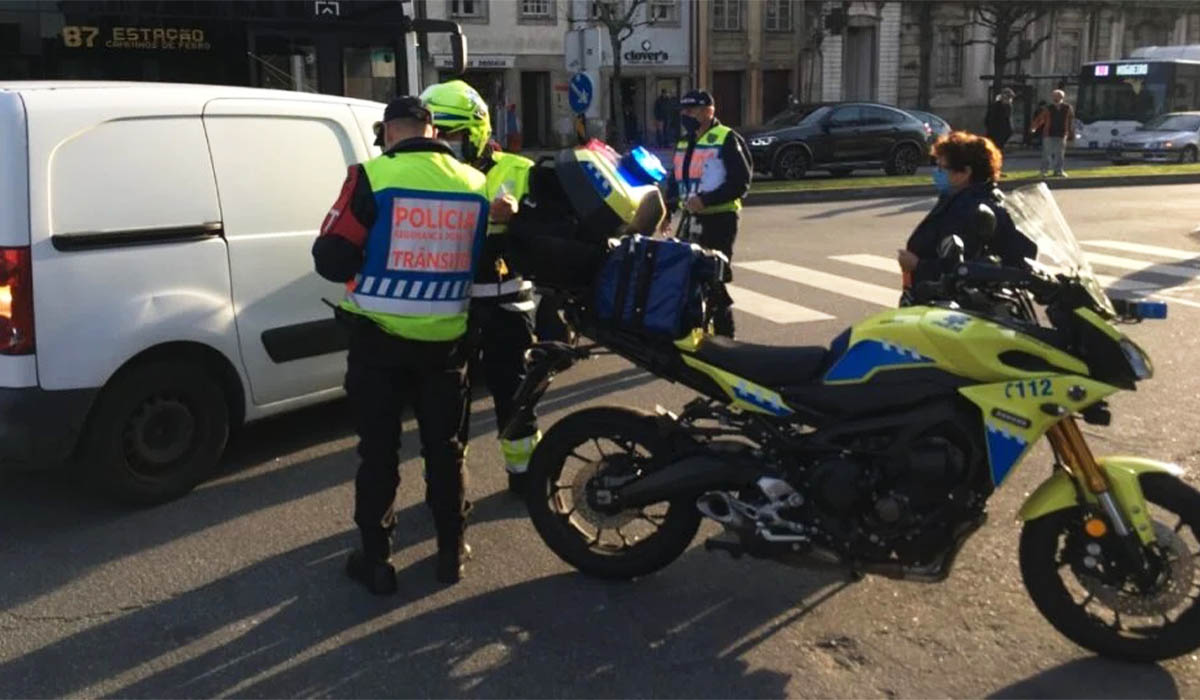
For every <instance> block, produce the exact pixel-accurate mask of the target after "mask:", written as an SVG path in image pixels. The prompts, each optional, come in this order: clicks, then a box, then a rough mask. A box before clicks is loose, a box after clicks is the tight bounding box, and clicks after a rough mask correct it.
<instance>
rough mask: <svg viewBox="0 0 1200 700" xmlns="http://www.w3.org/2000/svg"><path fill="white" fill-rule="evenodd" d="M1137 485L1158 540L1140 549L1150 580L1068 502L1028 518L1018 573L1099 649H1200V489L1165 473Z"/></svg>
mask: <svg viewBox="0 0 1200 700" xmlns="http://www.w3.org/2000/svg"><path fill="white" fill-rule="evenodd" d="M1141 484H1142V490H1143V492H1144V493H1145V496H1146V501H1147V503H1148V504H1149V505H1150V511H1151V513H1150V515H1151V518H1152V520H1153V523H1154V529H1155V535H1156V541H1155V542H1154V543H1153V544H1151V545H1149V546H1148V547H1146V548H1145V552H1146V556H1147V560H1148V561H1149V564H1150V566H1151V571H1152V574H1153V578H1152V582H1146V581H1139V580H1138V579H1137V577H1135V576H1132V575H1131V574H1130V572H1129V571H1128V570H1127V569H1128V567H1127V566H1125V565H1124V564H1123V563H1122V562H1123V561H1125V558H1124V557H1122V556H1121V552H1120V549H1119V548H1120V546H1121V543H1120V541H1119V540H1117V538H1116V536H1115V535H1113V534H1109V535H1106V536H1105V537H1102V538H1092V537H1090V536H1088V535H1087V533H1086V532H1085V531H1084V522H1085V520H1086V518H1087V517H1090V516H1089V515H1088V514H1087V513H1086V512H1085V510H1084V509H1083V508H1078V507H1077V508H1071V509H1067V510H1062V511H1058V512H1056V513H1052V514H1050V515H1047V516H1045V517H1042V518H1038V519H1037V520H1032V521H1029V522H1027V523H1025V526H1024V528H1023V529H1022V531H1021V546H1020V560H1021V575H1022V578H1023V579H1024V582H1025V588H1026V590H1027V591H1029V595H1030V597H1031V598H1032V599H1033V602H1034V604H1035V605H1036V606H1037V608H1038V610H1039V611H1040V612H1041V613H1042V615H1044V616H1045V617H1046V619H1047V620H1048V621H1049V622H1050V624H1052V625H1054V627H1055V629H1057V630H1058V631H1059V632H1061V633H1062V634H1063V635H1064V636H1066V637H1067V638H1068V639H1070V640H1071V641H1073V642H1075V643H1076V644H1078V645H1080V646H1082V647H1084V648H1086V649H1089V650H1091V651H1094V652H1096V653H1097V654H1100V655H1102V656H1109V657H1113V658H1119V659H1124V660H1127V661H1160V660H1163V659H1169V658H1174V657H1177V656H1182V655H1184V654H1187V653H1189V652H1192V651H1194V650H1196V649H1197V648H1200V492H1197V491H1196V490H1195V489H1193V488H1192V487H1191V486H1188V485H1187V484H1186V483H1184V482H1182V481H1180V480H1179V479H1177V478H1175V477H1173V476H1169V475H1166V474H1147V475H1144V476H1143V477H1142V479H1141Z"/></svg>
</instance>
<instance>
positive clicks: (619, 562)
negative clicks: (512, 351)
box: [526, 407, 700, 579]
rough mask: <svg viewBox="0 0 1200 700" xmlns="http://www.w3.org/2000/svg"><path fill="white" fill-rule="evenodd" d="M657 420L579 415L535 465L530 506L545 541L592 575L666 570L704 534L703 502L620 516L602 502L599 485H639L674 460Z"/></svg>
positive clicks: (557, 429)
mask: <svg viewBox="0 0 1200 700" xmlns="http://www.w3.org/2000/svg"><path fill="white" fill-rule="evenodd" d="M667 449H668V448H667V446H666V445H665V444H664V441H663V438H662V436H661V435H660V433H659V431H658V429H657V427H656V426H655V424H654V421H653V417H652V416H650V415H648V414H645V413H641V412H638V411H632V410H629V409H624V408H615V407H598V408H587V409H584V410H582V411H577V412H576V413H572V414H571V415H569V416H567V417H566V418H563V419H562V420H560V421H559V422H558V423H555V424H554V426H553V427H551V428H550V430H548V431H547V432H546V435H545V436H544V437H543V438H542V441H541V442H540V443H538V446H537V449H535V450H534V453H533V457H532V459H531V460H530V463H529V476H528V484H529V490H528V491H527V492H526V503H527V506H528V509H529V517H530V520H532V521H533V525H534V527H535V528H536V529H537V531H538V534H539V535H540V536H541V538H542V540H543V541H544V542H545V543H546V546H548V547H549V548H550V549H551V550H552V551H553V552H554V553H555V554H556V555H558V557H559V558H560V559H562V560H563V561H565V562H567V563H568V564H570V565H571V566H574V567H575V568H576V569H578V570H580V571H582V572H583V573H585V574H587V575H589V576H595V577H597V578H606V579H630V578H636V577H638V576H644V575H646V574H649V573H652V572H654V571H657V570H659V569H661V568H662V567H664V566H666V565H667V564H670V563H671V562H672V561H674V560H675V559H677V558H678V557H679V555H680V554H682V553H683V552H684V550H686V549H687V547H688V545H689V544H691V541H692V539H693V538H694V537H695V536H696V531H697V529H699V527H700V513H699V511H698V510H696V498H695V495H694V494H693V495H682V494H681V495H680V496H678V497H676V498H674V499H672V500H670V501H664V502H661V503H655V504H652V505H649V506H646V507H644V508H629V509H625V510H620V511H613V510H612V509H609V508H605V507H603V506H601V505H600V504H598V503H597V502H596V499H595V498H594V494H593V492H594V491H595V487H596V484H597V482H598V480H600V479H602V478H608V479H609V480H614V479H615V480H617V481H625V480H635V479H637V478H640V477H641V476H644V475H645V474H647V473H649V472H651V471H653V470H654V469H656V468H659V467H661V466H662V465H663V464H664V463H665V461H666V457H667Z"/></svg>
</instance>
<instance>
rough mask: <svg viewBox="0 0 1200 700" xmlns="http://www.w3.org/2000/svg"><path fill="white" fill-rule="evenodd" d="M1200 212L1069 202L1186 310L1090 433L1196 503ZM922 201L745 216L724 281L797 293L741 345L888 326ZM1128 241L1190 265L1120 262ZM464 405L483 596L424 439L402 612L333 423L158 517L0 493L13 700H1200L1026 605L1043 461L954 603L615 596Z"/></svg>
mask: <svg viewBox="0 0 1200 700" xmlns="http://www.w3.org/2000/svg"><path fill="white" fill-rule="evenodd" d="M1198 191H1200V188H1198V187H1197V186H1178V187H1168V186H1160V187H1155V188H1127V189H1112V190H1076V191H1065V192H1061V193H1060V194H1059V195H1057V196H1058V198H1059V201H1060V202H1061V203H1062V205H1063V209H1064V210H1065V212H1066V214H1067V218H1068V220H1069V221H1071V222H1072V224H1073V225H1074V228H1075V231H1076V234H1077V236H1078V237H1079V238H1080V239H1081V240H1084V241H1091V242H1092V243H1089V244H1087V245H1086V246H1085V248H1086V249H1087V250H1088V251H1089V252H1092V253H1095V254H1099V255H1108V256H1109V257H1108V258H1098V260H1105V261H1106V263H1107V264H1104V265H1098V266H1097V269H1098V270H1099V271H1100V272H1102V273H1105V274H1108V275H1110V276H1112V277H1114V278H1118V279H1123V281H1124V283H1125V284H1126V286H1129V285H1132V284H1137V285H1138V286H1139V291H1141V292H1143V293H1150V294H1160V295H1164V296H1169V297H1171V299H1172V300H1175V301H1176V302H1177V303H1175V304H1174V305H1173V307H1172V309H1171V314H1172V316H1171V319H1170V320H1168V321H1166V322H1157V323H1146V324H1143V325H1141V326H1137V327H1133V328H1131V329H1130V330H1129V332H1130V334H1131V335H1132V336H1134V337H1135V338H1136V339H1137V340H1138V341H1139V342H1141V343H1142V344H1143V345H1144V346H1145V347H1146V348H1147V349H1148V350H1149V352H1150V353H1151V355H1152V356H1153V357H1154V360H1155V363H1156V370H1157V377H1156V379H1155V380H1154V381H1152V382H1148V383H1146V384H1144V385H1143V389H1142V391H1139V392H1137V393H1129V394H1124V395H1120V396H1118V397H1117V398H1116V399H1115V400H1114V401H1113V402H1112V403H1113V413H1114V422H1113V426H1112V427H1111V428H1107V429H1094V428H1089V429H1088V434H1089V436H1090V439H1091V441H1092V444H1093V446H1094V448H1095V450H1096V451H1097V452H1099V453H1110V452H1122V453H1124V452H1130V453H1135V454H1144V455H1147V456H1152V457H1156V458H1161V459H1167V460H1173V461H1177V462H1179V463H1181V464H1182V465H1184V466H1185V467H1187V468H1188V469H1189V470H1190V476H1189V479H1190V480H1191V482H1192V483H1193V484H1197V483H1200V482H1198V481H1197V478H1196V475H1197V474H1198V473H1200V431H1197V430H1196V429H1195V416H1196V415H1197V414H1198V413H1200V380H1198V379H1197V375H1198V373H1197V372H1196V367H1197V361H1196V359H1195V358H1194V356H1193V355H1194V348H1196V347H1197V345H1196V341H1195V339H1194V337H1193V332H1194V330H1193V329H1195V328H1196V324H1197V321H1200V292H1198V291H1197V284H1198V283H1197V280H1196V279H1194V278H1193V275H1192V274H1191V272H1190V270H1191V269H1192V268H1195V275H1194V277H1200V239H1198V238H1197V237H1196V236H1192V235H1189V234H1190V232H1192V230H1193V229H1195V228H1196V227H1197V225H1198V224H1200V196H1197V194H1198ZM930 203H931V202H930V200H928V199H908V200H878V201H867V202H855V203H845V202H843V203H837V204H810V205H799V206H779V207H760V208H754V209H751V210H749V211H747V212H746V215H745V220H744V227H743V232H742V234H741V237H740V240H739V241H738V245H737V259H736V262H741V263H752V262H759V263H762V261H777V262H783V263H788V264H790V265H793V266H799V267H801V268H805V271H804V272H803V273H802V274H800V275H798V276H797V279H799V280H800V281H791V280H785V279H781V278H779V277H776V276H772V275H770V274H766V273H764V272H762V270H776V271H777V270H779V269H786V268H779V266H778V265H777V264H773V265H774V266H772V265H764V264H759V265H757V266H751V267H750V268H747V267H740V268H737V270H736V272H735V274H736V280H735V281H736V287H737V289H736V290H735V296H736V297H737V298H738V301H739V303H740V305H741V306H742V307H743V308H744V309H746V310H747V311H753V312H755V313H748V312H747V311H740V312H738V316H737V320H738V323H739V334H740V336H741V337H742V338H743V339H745V340H753V341H759V342H769V343H778V344H817V343H822V344H823V343H826V342H828V340H829V339H830V338H832V337H833V336H834V335H835V334H836V333H837V332H839V331H840V330H841V329H842V328H843V327H845V326H846V325H848V324H849V323H852V322H853V321H855V320H856V319H859V318H862V317H864V316H866V315H868V314H870V313H872V312H874V311H877V310H879V309H880V308H881V305H882V304H885V303H889V302H888V301H887V299H886V298H884V297H883V293H882V292H881V291H880V289H879V288H883V289H885V290H888V291H889V292H890V290H894V289H895V287H896V284H897V280H898V277H897V275H896V274H895V273H894V272H892V271H891V270H890V269H887V268H886V266H884V265H882V264H879V259H881V258H883V259H890V258H892V257H893V255H894V250H895V249H896V247H897V246H898V245H900V244H901V243H902V242H903V240H904V238H905V237H906V236H907V233H908V232H909V231H910V230H911V229H912V227H913V226H914V225H915V223H916V222H917V220H918V219H919V217H920V216H921V215H922V213H923V212H924V211H925V210H926V209H927V208H928V206H929V205H930ZM1096 241H1101V242H1105V243H1104V244H1103V245H1101V244H1097V243H1096ZM1130 243H1132V244H1135V245H1140V246H1146V245H1153V246H1160V247H1162V248H1167V249H1172V250H1174V251H1176V252H1174V253H1171V252H1170V251H1167V250H1157V253H1156V254H1148V253H1147V252H1146V250H1148V249H1140V250H1141V252H1132V249H1130V248H1129V247H1128V244H1130ZM1122 245H1124V246H1125V248H1124V249H1123V248H1121V247H1120V246H1122ZM832 256H838V258H839V259H833V257H832ZM843 256H857V257H852V258H847V257H843ZM869 256H878V257H869ZM872 265H874V267H873V266H872ZM751 268H756V269H757V270H759V271H753V270H752V269H751ZM1135 268H1138V269H1135ZM814 272H815V273H822V274H814ZM864 283H866V284H864ZM870 285H875V286H870ZM763 316H769V317H772V318H777V319H778V318H783V319H788V320H789V322H787V323H777V322H775V321H772V320H769V319H768V318H763ZM689 397H690V394H689V392H688V391H686V390H684V389H682V388H680V387H677V386H672V385H668V384H666V383H664V382H661V381H656V380H654V379H653V378H651V377H649V376H647V375H646V374H644V373H643V372H641V371H639V370H636V369H633V368H631V367H629V366H628V365H627V364H625V363H623V362H622V361H620V360H618V359H616V358H611V357H608V358H598V359H595V360H592V361H589V362H587V363H585V364H583V365H581V366H580V367H577V368H576V369H575V370H573V371H572V372H571V373H569V374H567V375H565V376H564V377H562V378H560V380H559V381H557V382H556V383H555V385H554V387H553V389H552V391H551V393H550V395H549V397H548V401H547V402H546V404H545V407H546V410H545V411H544V419H543V423H544V425H549V424H551V423H553V422H554V421H555V420H556V419H558V418H560V417H561V416H563V415H565V413H567V412H569V411H571V410H574V409H577V408H579V407H582V406H585V405H591V404H598V403H617V404H625V405H629V406H636V407H642V408H646V409H650V408H652V407H653V406H654V405H655V404H656V403H660V404H663V405H665V406H668V407H672V408H674V407H678V406H679V405H681V404H682V403H683V402H684V401H685V400H687V399H688V398H689ZM474 407H475V418H474V432H473V435H474V439H473V442H472V446H471V464H472V472H473V482H472V485H471V494H472V496H473V497H474V498H475V500H476V501H477V508H476V512H475V519H474V524H473V526H472V528H471V530H470V533H469V538H470V540H471V542H472V543H473V545H474V547H475V550H476V553H477V554H476V557H475V560H474V561H473V562H472V563H471V565H470V569H469V574H468V575H469V578H468V579H466V580H465V581H464V582H463V583H461V584H459V585H457V586H454V587H451V588H444V589H443V588H438V587H436V586H435V585H434V583H433V565H432V559H431V555H432V553H433V551H434V550H433V543H432V539H431V538H432V526H431V524H430V523H429V520H428V517H427V515H426V512H425V509H424V507H423V505H421V504H420V503H419V501H420V499H421V478H420V474H419V470H420V466H419V460H417V459H415V458H414V457H415V440H411V439H410V440H409V441H408V443H407V444H406V447H405V451H404V458H405V461H404V464H403V467H402V469H403V473H404V477H405V478H404V481H403V483H402V485H401V491H400V496H399V507H400V508H401V512H400V526H399V528H398V533H399V537H398V539H399V540H400V542H399V544H398V545H397V547H398V551H397V553H396V556H395V563H396V564H397V568H398V569H399V570H400V585H401V593H400V595H398V596H397V597H395V598H390V599H377V598H373V597H371V596H369V595H367V594H366V593H364V592H363V591H362V590H361V589H360V588H358V587H357V586H356V585H354V584H351V583H350V582H348V581H347V580H346V579H345V578H344V577H343V575H342V572H341V567H342V563H343V559H344V557H345V555H346V553H347V552H348V551H349V549H350V548H351V547H352V546H354V544H355V540H356V538H355V536H354V533H353V530H352V523H351V521H350V517H349V512H350V507H351V502H352V477H353V473H354V469H355V457H354V455H353V451H352V448H353V442H354V441H353V438H352V436H351V435H350V432H349V428H348V424H347V421H346V419H345V416H344V411H343V409H342V407H341V406H340V405H339V404H333V405H330V406H326V407H320V408H317V409H312V410H308V411H305V412H303V413H302V414H299V415H293V416H289V417H285V418H282V419H277V420H273V421H271V422H269V423H265V424H261V425H257V426H254V427H251V428H249V429H247V430H246V431H245V432H244V433H243V434H242V435H241V436H240V437H239V438H238V440H237V441H236V442H235V444H234V445H233V446H232V447H231V449H230V452H229V454H228V456H227V458H226V460H225V463H224V466H223V469H222V471H221V473H220V474H219V475H218V476H217V477H216V478H214V479H213V480H212V481H211V482H210V483H208V484H206V485H204V486H203V487H202V488H200V489H198V490H197V491H196V492H195V493H193V494H191V495H190V496H188V497H186V498H184V499H182V500H180V501H177V502H175V503H171V504H168V505H165V506H161V507H158V508H153V509H148V510H141V511H127V510H121V509H118V508H115V507H112V506H109V505H107V504H106V503H104V502H102V501H99V500H97V499H96V497H94V496H93V495H92V494H90V493H87V492H84V491H81V490H80V489H78V488H76V487H75V486H73V485H71V484H69V483H64V482H63V480H62V479H61V478H54V477H49V476H24V477H20V478H14V479H9V480H8V481H6V482H5V483H4V484H3V487H2V489H0V563H2V564H3V566H0V696H6V697H8V696H17V697H22V696H30V697H34V696H62V695H71V696H95V695H118V696H127V697H183V696H189V697H190V696H272V697H279V696H294V695H306V696H338V697H370V696H472V697H501V696H520V697H543V696H605V697H619V696H631V697H632V696H639V697H640V696H671V697H759V696H762V697H781V696H792V697H822V696H852V697H877V696H884V697H896V696H903V697H942V696H985V695H994V696H998V697H1030V696H1037V697H1139V698H1145V697H1197V696H1200V663H1198V658H1200V657H1197V656H1192V657H1191V658H1185V659H1179V660H1175V661H1172V662H1170V663H1165V664H1162V665H1156V666H1131V665H1124V664H1116V663H1112V662H1108V661H1103V660H1099V659H1096V658H1093V657H1091V656H1089V655H1088V654H1086V653H1084V652H1082V651H1081V650H1080V649H1078V648H1076V647H1075V646H1073V645H1072V644H1070V643H1069V642H1067V641H1065V640H1064V639H1062V638H1061V637H1059V636H1058V635H1057V634H1056V633H1055V632H1054V631H1053V630H1052V629H1051V628H1050V626H1049V625H1048V624H1047V623H1046V622H1044V621H1043V620H1042V619H1041V617H1040V616H1039V615H1038V614H1037V612H1036V611H1035V610H1034V608H1033V606H1032V604H1031V603H1030V602H1029V600H1028V599H1027V597H1026V594H1025V592H1024V589H1023V588H1022V587H1021V584H1020V581H1019V577H1018V572H1017V565H1016V557H1015V551H1016V544H1017V533H1018V526H1017V524H1016V522H1015V520H1014V515H1015V512H1016V510H1017V508H1018V506H1019V503H1020V502H1021V500H1022V499H1023V498H1024V496H1025V495H1026V493H1027V492H1028V491H1030V490H1031V489H1032V488H1033V487H1034V486H1035V485H1036V484H1037V483H1038V482H1039V481H1040V480H1041V479H1042V478H1044V477H1045V475H1046V474H1047V465H1048V463H1049V462H1048V453H1047V450H1045V448H1044V447H1039V448H1037V450H1036V451H1035V452H1034V453H1033V454H1032V455H1031V456H1030V457H1029V458H1028V459H1027V460H1026V461H1025V462H1024V464H1023V468H1022V469H1020V470H1018V471H1017V473H1016V474H1015V475H1014V476H1013V477H1011V479H1010V480H1009V482H1007V483H1006V484H1005V485H1004V487H1003V488H1002V489H1001V490H1000V491H999V492H998V493H997V494H996V496H995V497H994V498H993V500H992V502H991V505H990V512H991V514H992V520H991V523H990V524H989V525H987V526H986V527H985V528H984V529H983V530H981V531H980V532H979V533H978V534H977V535H976V537H975V538H974V539H973V540H972V541H970V542H969V543H968V544H967V546H966V548H965V550H964V552H963V553H962V556H961V557H960V558H959V563H958V565H957V568H956V570H955V572H954V574H953V575H952V576H951V578H950V580H949V581H947V582H946V583H943V584H940V585H932V586H931V585H925V584H916V583H902V582H895V581H890V580H884V579H876V578H867V579H865V580H864V581H862V582H859V583H856V584H851V585H846V584H843V583H841V582H840V581H839V580H838V579H837V578H836V577H834V576H832V575H830V574H826V573H814V572H809V571H803V570H797V569H791V568H785V567H782V566H779V565H774V564H769V563H764V562H754V561H750V562H747V561H745V560H743V561H738V562H735V561H732V560H730V559H728V558H727V557H725V556H724V555H717V554H706V553H704V552H703V551H702V549H701V548H700V547H699V544H700V541H701V539H700V538H698V539H697V542H696V546H693V548H692V549H691V550H689V551H688V552H687V553H685V555H684V556H683V557H682V558H681V559H680V560H679V561H677V562H676V563H675V564H674V565H672V566H670V567H668V568H667V569H665V570H664V571H662V572H660V573H659V574H657V575H654V576H651V577H647V578H646V579H644V580H641V581H637V582H634V583H626V584H612V583H602V582H597V581H593V580H589V579H585V578H583V577H581V576H579V575H577V574H575V573H573V572H572V571H571V570H570V569H568V567H566V566H565V565H563V564H562V563H560V562H559V561H558V560H557V559H556V558H555V557H554V556H553V555H552V554H551V553H550V552H549V551H548V550H547V549H546V548H545V547H544V546H543V544H542V543H541V541H540V540H539V539H538V538H537V536H536V534H535V533H534V531H533V529H532V527H531V526H530V525H529V524H528V523H527V522H526V520H525V519H524V518H523V507H522V505H521V504H519V503H518V502H517V501H516V500H514V499H513V498H511V497H510V496H508V495H506V493H505V492H504V491H503V487H504V477H503V473H502V466H501V462H500V459H499V456H498V454H497V450H496V446H495V433H494V430H495V423H494V419H493V417H492V415H491V412H490V401H489V400H487V399H486V398H480V399H479V400H477V401H476V402H475V404H474ZM705 532H709V533H711V532H712V529H711V528H706V529H705Z"/></svg>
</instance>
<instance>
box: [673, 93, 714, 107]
mask: <svg viewBox="0 0 1200 700" xmlns="http://www.w3.org/2000/svg"><path fill="white" fill-rule="evenodd" d="M713 104H714V103H713V96H712V93H710V92H709V91H708V90H692V91H691V92H689V93H688V94H686V95H684V96H683V97H681V98H679V106H680V107H712V106H713Z"/></svg>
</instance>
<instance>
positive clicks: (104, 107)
mask: <svg viewBox="0 0 1200 700" xmlns="http://www.w3.org/2000/svg"><path fill="white" fill-rule="evenodd" d="M383 107H384V106H383V105H382V104H378V103H374V102H365V101H361V100H353V99H349V98H342V97H331V96H324V95H313V94H305V93H295V92H280V91H272V90H255V89H244V88H231V87H222V86H202V85H165V84H164V85H156V84H147V83H85V82H44V83H20V82H18V83H0V148H2V149H3V151H2V153H0V469H38V468H45V467H51V466H54V465H59V464H67V463H72V462H74V463H78V464H79V465H80V467H81V468H83V469H85V470H86V471H87V472H88V473H90V474H93V475H95V476H96V477H98V483H100V484H102V485H104V486H105V487H106V489H108V490H109V491H110V492H111V493H113V494H114V495H116V496H119V497H121V498H123V499H125V500H129V501H134V502H140V503H153V502H158V501H162V500H165V499H169V498H173V497H176V496H179V495H181V494H183V493H186V492H187V491H188V490H189V489H191V488H192V487H193V486H195V485H196V484H197V483H199V482H200V481H201V480H202V479H203V478H204V477H205V476H206V475H207V474H209V473H210V472H211V470H212V469H213V468H214V467H215V466H216V464H217V461H218V459H219V457H220V455H221V451H222V449H223V448H224V446H225V442H226V439H227V437H228V435H229V432H230V429H231V428H233V427H236V426H237V425H239V424H241V423H243V422H246V421H252V420H256V419H259V418H263V417H265V416H270V415H273V414H278V413H283V412H286V411H291V410H294V409H297V408H300V407H302V406H306V405H309V404H313V403H316V402H319V401H323V400H328V399H332V398H335V397H337V396H339V395H340V393H341V384H342V377H343V374H344V371H345V356H344V349H345V341H344V336H343V335H342V334H341V333H340V332H339V330H338V328H337V326H336V325H335V323H334V321H333V319H332V314H331V312H330V310H329V309H328V308H327V307H326V306H325V305H324V304H323V303H322V301H321V300H322V298H328V299H338V298H340V297H341V295H342V291H343V290H341V289H340V288H339V287H338V286H337V285H334V284H330V283H328V282H326V281H324V280H322V279H321V278H319V277H318V276H317V275H316V274H315V273H314V272H313V263H312V257H311V254H310V249H311V246H312V242H313V239H314V238H315V236H316V235H317V230H318V228H319V227H320V225H321V222H322V219H323V218H324V217H325V215H326V213H327V211H328V208H329V206H330V205H331V204H332V203H333V201H334V199H336V198H337V195H338V192H339V190H340V187H341V184H342V181H343V179H344V178H345V175H346V169H347V167H348V166H350V165H352V164H354V163H358V162H361V161H363V160H366V159H368V158H370V157H372V156H373V155H376V154H377V153H378V149H377V148H375V147H374V146H373V145H372V142H373V141H374V135H373V133H372V124H373V123H374V122H375V121H377V120H379V119H380V118H381V117H382V115H383Z"/></svg>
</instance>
